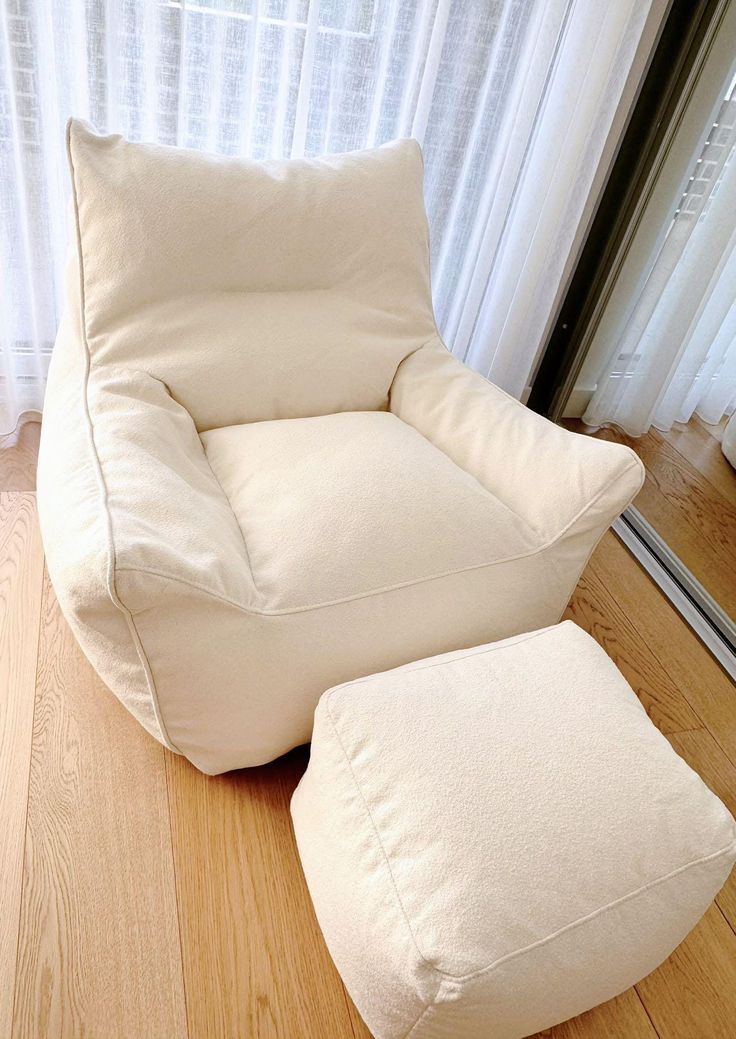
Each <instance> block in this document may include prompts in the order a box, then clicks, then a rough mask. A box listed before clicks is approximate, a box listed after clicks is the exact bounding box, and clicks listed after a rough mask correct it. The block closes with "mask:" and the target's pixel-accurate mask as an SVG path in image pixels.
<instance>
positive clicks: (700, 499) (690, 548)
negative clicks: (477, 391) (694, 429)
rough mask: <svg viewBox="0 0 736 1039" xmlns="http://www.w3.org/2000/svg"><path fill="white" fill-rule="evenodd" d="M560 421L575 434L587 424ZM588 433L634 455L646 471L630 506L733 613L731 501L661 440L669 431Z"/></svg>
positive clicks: (735, 542)
mask: <svg viewBox="0 0 736 1039" xmlns="http://www.w3.org/2000/svg"><path fill="white" fill-rule="evenodd" d="M565 424H566V425H567V426H569V427H570V428H573V429H575V430H576V431H578V432H584V431H586V429H587V428H588V427H585V426H582V424H581V423H579V422H577V421H575V420H568V421H566V423H565ZM592 435H593V436H595V437H596V438H598V439H601V440H608V441H612V442H614V443H621V444H626V445H627V446H628V447H630V448H631V449H632V450H633V451H635V452H636V453H637V454H638V455H639V457H640V458H641V460H642V462H643V463H644V465H645V466H646V471H647V473H646V479H645V480H644V485H643V487H642V489H641V491H640V492H639V494H638V495H637V497H636V499H635V501H634V505H635V506H636V508H637V509H639V511H640V512H641V514H642V515H643V516H644V518H645V519H647V520H648V521H649V523H651V525H652V526H653V527H654V528H655V530H656V531H657V532H658V533H659V534H660V535H661V537H663V538H664V539H665V541H666V542H667V543H668V544H669V546H670V548H672V550H673V551H674V552H676V553H677V555H678V556H679V557H680V559H681V560H682V561H683V563H684V564H685V565H686V566H687V567H688V568H689V569H690V570H691V571H692V573H693V574H694V575H695V577H696V578H697V579H698V581H700V582H701V584H703V585H704V586H705V588H706V589H707V590H708V591H709V592H710V594H711V595H712V596H713V597H714V598H715V599H716V601H717V602H718V603H720V605H721V606H722V607H723V609H724V610H725V611H726V612H727V613H729V614H730V615H731V616H733V617H736V504H734V503H733V502H732V501H731V500H730V498H729V497H724V495H723V494H722V493H721V492H720V491H719V490H718V488H717V487H716V486H715V485H714V484H713V483H711V482H710V480H708V479H707V478H706V476H705V475H704V474H703V473H702V472H701V471H700V470H699V469H698V468H696V466H694V465H693V464H691V462H690V461H689V460H688V458H687V457H685V456H684V455H683V454H681V453H680V451H679V450H677V448H676V447H675V446H674V445H673V443H672V442H671V441H670V440H669V439H667V438H666V437H669V434H667V435H665V434H662V433H659V432H658V431H657V430H655V429H653V430H651V431H650V432H649V433H647V434H645V435H644V436H641V437H630V436H627V435H626V434H625V433H623V432H622V431H621V430H618V429H613V428H603V429H598V430H595V431H593V433H592ZM711 439H712V438H711ZM722 461H723V462H724V463H725V465H726V469H725V470H723V471H722V476H723V480H725V481H729V482H730V484H731V485H732V486H733V488H734V492H736V473H734V472H733V470H731V467H730V466H729V465H728V463H727V462H725V459H722Z"/></svg>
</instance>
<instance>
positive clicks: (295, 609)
mask: <svg viewBox="0 0 736 1039" xmlns="http://www.w3.org/2000/svg"><path fill="white" fill-rule="evenodd" d="M638 464H639V460H638V458H637V460H636V465H638ZM634 467H635V466H634V465H633V464H632V465H631V466H627V468H626V469H624V470H622V472H621V473H619V474H617V475H616V477H615V478H614V479H613V480H611V481H610V482H609V483H607V484H605V485H604V486H603V487H602V488H601V489H600V490H599V491H598V493H597V494H596V495H595V496H594V497H593V498H591V500H590V501H589V502H588V503H587V504H586V505H585V507H584V508H583V509H581V510H580V512H578V513H577V514H576V515H575V516H574V517H573V518H572V519H571V520H570V521H569V523H567V524H566V525H565V527H563V529H562V530H561V531H559V532H558V533H557V534H556V535H555V536H554V537H553V538H552V539H551V540H550V541H548V542H546V543H545V544H543V545H539V546H538V547H537V548H535V549H533V550H532V551H531V552H520V553H517V554H516V555H513V556H504V557H503V558H501V559H494V560H491V561H490V562H485V563H473V564H472V565H470V566H463V567H459V568H457V569H454V570H445V571H442V572H441V573H438V574H429V575H428V576H427V577H419V578H414V579H412V580H410V581H401V582H399V583H397V584H392V585H386V586H384V587H382V588H374V589H371V590H370V591H368V592H359V593H358V594H356V595H346V596H342V597H341V598H338V599H329V600H327V601H325V602H320V603H311V604H307V605H305V606H292V607H284V608H283V609H280V610H266V609H263V610H257V609H254V608H253V607H252V606H246V605H245V604H244V603H241V602H238V601H237V600H236V599H232V598H230V597H228V596H226V595H222V593H220V592H217V591H214V590H213V589H211V588H208V587H207V586H206V585H205V584H202V583H200V582H198V581H190V580H188V579H187V578H184V577H180V576H178V575H177V574H171V573H168V572H166V571H164V570H157V569H156V568H155V567H146V566H127V565H122V566H117V567H116V571H117V572H118V573H123V572H126V573H136V574H146V575H148V576H150V577H160V578H162V579H163V580H167V581H172V582H173V583H175V584H180V585H184V586H186V587H188V588H194V589H196V590H197V591H199V592H203V593H204V594H205V595H209V596H211V597H212V598H213V599H218V600H219V601H221V602H224V603H227V604H228V605H229V606H234V607H235V608H236V609H239V610H242V611H243V612H244V613H250V614H253V615H254V616H261V617H283V616H289V615H291V614H296V613H309V612H310V611H312V610H322V609H326V608H327V607H330V606H340V605H342V604H343V603H349V602H358V601H360V600H361V599H371V598H373V597H375V596H378V595H385V594H387V593H389V592H395V591H400V590H401V589H402V588H412V587H414V586H415V585H420V584H427V583H429V582H430V581H440V580H444V579H445V578H447V577H454V576H455V575H457V574H465V573H471V572H473V571H475V570H483V569H490V568H491V567H494V566H502V565H503V564H505V563H514V562H516V561H518V560H520V559H531V558H533V557H534V556H537V555H539V554H540V553H542V552H546V551H547V550H548V549H550V548H553V547H554V546H555V545H556V544H557V543H558V542H559V541H562V540H563V538H564V537H565V535H566V534H567V532H568V531H569V530H570V529H571V527H573V526H574V525H575V524H576V523H577V522H578V521H579V520H581V519H582V518H583V516H585V514H586V513H587V512H588V511H589V510H591V509H593V508H594V507H595V505H596V504H597V502H598V500H599V498H601V497H602V496H603V495H604V494H606V493H607V492H608V490H609V489H610V488H611V486H613V484H614V483H616V482H618V480H620V479H621V478H622V477H624V476H625V475H626V474H627V473H628V472H629V471H630V470H631V469H633V468H634ZM143 609H145V607H143V608H142V609H141V610H135V611H134V613H136V614H137V613H141V612H142V610H143Z"/></svg>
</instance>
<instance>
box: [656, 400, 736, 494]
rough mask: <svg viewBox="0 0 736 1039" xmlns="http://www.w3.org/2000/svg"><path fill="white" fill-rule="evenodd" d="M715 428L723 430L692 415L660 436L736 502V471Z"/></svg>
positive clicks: (716, 487)
mask: <svg viewBox="0 0 736 1039" xmlns="http://www.w3.org/2000/svg"><path fill="white" fill-rule="evenodd" d="M713 429H717V430H718V431H719V432H721V429H720V427H719V426H715V427H707V426H705V425H704V424H703V423H702V422H701V421H700V420H699V419H698V418H693V419H691V420H690V422H687V423H682V422H678V423H677V424H676V425H674V426H673V427H672V429H671V430H669V432H667V433H659V436H660V437H661V438H662V439H664V440H667V441H668V443H670V444H672V446H673V447H674V448H675V450H677V451H679V452H680V454H681V455H682V456H683V457H684V458H687V460H688V462H690V464H691V465H693V466H695V468H696V469H697V470H698V472H699V473H702V475H703V476H704V477H705V478H706V479H707V480H708V482H709V483H710V484H711V485H712V486H713V487H714V488H715V489H716V491H718V493H719V494H721V495H722V496H723V497H724V498H725V499H726V501H728V502H730V503H731V505H736V470H734V468H733V466H731V465H730V464H729V463H728V461H727V460H726V456H725V455H724V453H723V451H722V450H721V443H720V438H719V437H717V436H714V435H713Z"/></svg>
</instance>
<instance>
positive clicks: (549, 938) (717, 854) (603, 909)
mask: <svg viewBox="0 0 736 1039" xmlns="http://www.w3.org/2000/svg"><path fill="white" fill-rule="evenodd" d="M734 851H736V839H734V840H732V841H730V842H729V843H728V844H726V845H725V846H724V847H723V848H719V849H718V851H714V852H711V853H710V855H702V856H700V857H699V858H697V859H692V860H691V861H690V862H686V863H684V865H682V866H678V867H677V868H676V869H673V870H670V872H669V873H665V874H664V875H663V876H661V877H655V879H654V880H650V881H648V882H647V883H646V884H642V885H641V887H638V888H636V889H635V890H634V891H629V892H628V893H627V894H625V895H621V897H620V898H616V899H614V900H613V901H612V902H607V903H606V904H605V905H604V906H599V907H598V909H594V910H593V911H592V912H590V913H587V914H586V915H585V916H581V917H578V919H577V920H573V921H572V922H571V923H569V924H565V925H564V927H560V928H558V930H556V931H553V932H552V933H551V934H548V935H546V936H545V937H544V938H540V939H539V940H538V941H536V942H532V944H531V945H525V946H524V947H523V948H521V949H515V950H514V951H513V952H509V953H507V954H506V955H505V956H501V957H500V958H499V959H497V960H494V961H493V963H489V964H488V965H487V966H485V967H479V968H478V970H474V971H470V972H469V973H467V974H445V976H446V977H448V978H453V979H454V980H455V981H463V982H465V981H472V980H473V979H474V978H478V977H481V976H482V975H484V974H490V973H491V972H492V971H494V970H495V969H496V968H497V967H500V966H502V965H503V964H504V963H508V962H509V961H510V960H513V959H516V958H517V957H519V956H523V955H524V954H525V953H528V952H533V951H534V950H535V949H538V948H540V947H541V946H543V945H547V944H548V943H550V942H553V941H554V940H555V939H556V938H559V937H560V936H561V935H563V934H566V933H567V932H568V931H573V930H575V928H576V927H580V926H581V925H582V924H585V923H588V922H589V921H590V920H595V919H596V917H598V916H603V915H604V913H607V912H608V911H609V910H610V909H616V908H618V906H620V905H624V904H625V903H626V902H630V901H632V899H634V898H638V897H639V895H643V894H645V893H646V892H647V891H651V890H652V889H653V888H655V887H658V886H659V885H660V884H665V883H666V882H667V881H668V880H672V879H673V878H674V877H677V876H679V875H680V874H681V873H686V872H687V871H688V870H690V869H693V868H695V867H696V866H702V865H704V864H705V863H706V862H712V861H713V860H714V859H718V858H721V857H722V856H725V855H727V854H728V853H732V852H734ZM435 969H437V970H439V968H435Z"/></svg>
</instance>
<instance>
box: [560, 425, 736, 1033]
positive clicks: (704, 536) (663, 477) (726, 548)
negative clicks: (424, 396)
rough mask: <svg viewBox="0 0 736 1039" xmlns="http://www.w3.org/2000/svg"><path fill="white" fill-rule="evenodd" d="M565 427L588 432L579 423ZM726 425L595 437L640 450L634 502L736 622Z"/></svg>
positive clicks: (732, 478) (735, 540)
mask: <svg viewBox="0 0 736 1039" xmlns="http://www.w3.org/2000/svg"><path fill="white" fill-rule="evenodd" d="M565 425H567V426H569V427H570V428H572V429H575V430H576V431H578V432H587V431H588V430H589V427H586V426H583V425H582V423H581V422H578V421H576V420H569V421H566V422H565ZM724 425H725V420H724V423H723V424H722V425H720V426H710V425H706V424H705V423H704V422H701V421H700V419H699V418H697V417H693V418H692V419H691V420H690V422H688V423H686V424H685V423H677V424H676V425H675V426H673V428H672V429H671V430H670V431H669V432H668V433H661V432H660V431H659V430H658V429H651V430H650V431H649V433H647V434H646V435H645V436H642V437H629V436H627V435H626V434H625V433H623V432H621V430H618V429H598V430H595V431H594V432H592V434H591V435H593V436H595V437H599V438H601V439H604V440H615V441H617V442H618V443H622V444H628V445H629V447H632V448H633V449H634V451H636V452H637V454H638V455H639V457H640V458H641V460H642V461H643V462H644V465H645V466H646V468H647V478H646V480H645V482H644V486H643V487H642V489H641V491H640V492H639V495H638V497H637V499H636V501H635V502H634V504H635V505H636V507H637V508H638V509H639V511H640V512H641V514H642V515H643V516H644V517H645V518H646V519H647V520H649V522H650V523H651V524H652V526H653V527H654V528H655V529H656V530H657V532H658V533H659V534H661V536H662V537H663V538H664V539H665V541H666V542H667V543H668V544H669V545H670V547H671V548H672V549H674V551H675V552H676V553H677V555H678V556H679V557H680V559H681V560H682V561H683V563H684V564H685V565H686V566H687V567H688V569H689V570H691V571H692V573H693V574H694V575H695V577H696V578H697V579H698V581H700V583H701V584H702V585H704V587H705V588H706V589H707V590H708V591H709V592H710V594H711V595H712V596H713V598H714V599H715V600H716V602H718V603H719V604H720V605H721V606H722V607H723V609H724V610H725V611H726V613H728V614H729V616H731V617H733V618H734V620H736V472H734V470H733V468H732V467H731V466H730V465H729V463H728V462H727V461H726V458H725V456H724V454H723V451H721V443H720V441H721V436H722V434H723V426H724ZM734 1035H736V1029H734Z"/></svg>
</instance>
